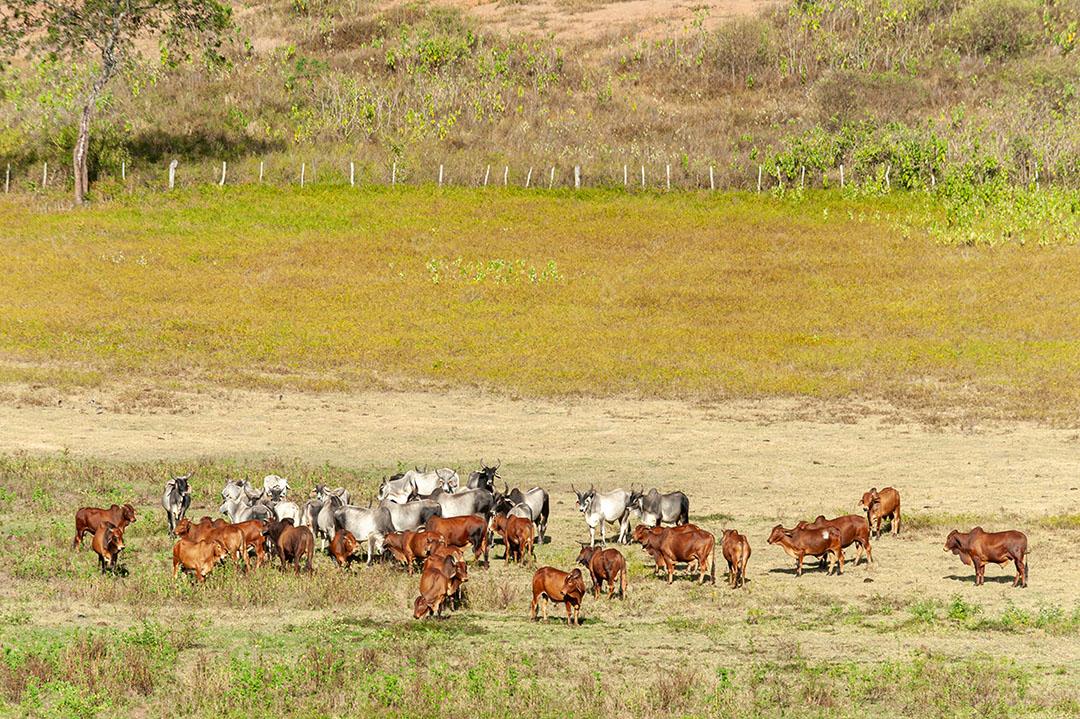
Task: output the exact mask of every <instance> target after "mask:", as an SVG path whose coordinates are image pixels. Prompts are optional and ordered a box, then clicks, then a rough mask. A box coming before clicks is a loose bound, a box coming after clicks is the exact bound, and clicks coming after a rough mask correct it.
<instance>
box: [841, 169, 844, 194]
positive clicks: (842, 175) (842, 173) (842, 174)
mask: <svg viewBox="0 0 1080 719" xmlns="http://www.w3.org/2000/svg"><path fill="white" fill-rule="evenodd" d="M840 189H841V190H842V189H844V165H843V164H841V165H840Z"/></svg>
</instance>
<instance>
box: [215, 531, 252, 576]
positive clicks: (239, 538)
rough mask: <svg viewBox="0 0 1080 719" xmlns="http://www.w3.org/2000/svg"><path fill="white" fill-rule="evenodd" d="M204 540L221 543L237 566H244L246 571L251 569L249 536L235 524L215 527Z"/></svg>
mask: <svg viewBox="0 0 1080 719" xmlns="http://www.w3.org/2000/svg"><path fill="white" fill-rule="evenodd" d="M204 538H205V539H210V540H213V541H217V542H221V546H223V547H225V549H226V550H228V552H229V556H230V557H232V558H233V559H235V560H236V563H237V564H243V565H244V569H245V570H246V569H250V568H251V564H250V563H249V562H248V552H247V547H248V544H247V536H246V535H245V533H244V530H243V529H241V528H240V527H238V526H236V525H234V524H226V525H225V526H224V527H215V528H212V529H211V530H210V532H209V533H208V534H207V535H206V537H204Z"/></svg>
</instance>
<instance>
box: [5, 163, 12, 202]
mask: <svg viewBox="0 0 1080 719" xmlns="http://www.w3.org/2000/svg"><path fill="white" fill-rule="evenodd" d="M9 192H11V163H10V162H9V163H8V166H7V171H6V172H5V173H4V194H5V195H6V194H8V193H9Z"/></svg>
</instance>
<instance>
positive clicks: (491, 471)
mask: <svg viewBox="0 0 1080 719" xmlns="http://www.w3.org/2000/svg"><path fill="white" fill-rule="evenodd" d="M501 466H502V460H497V461H496V462H495V466H494V467H489V466H487V465H486V464H484V461H483V460H480V469H478V470H476V471H475V472H470V473H469V481H468V482H466V483H465V488H466V489H486V490H487V491H489V492H491V493H492V494H495V480H496V479H502V477H500V476H499V474H498V472H499V467H501Z"/></svg>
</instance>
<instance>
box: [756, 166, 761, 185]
mask: <svg viewBox="0 0 1080 719" xmlns="http://www.w3.org/2000/svg"><path fill="white" fill-rule="evenodd" d="M757 191H758V192H761V165H758V166H757Z"/></svg>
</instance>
